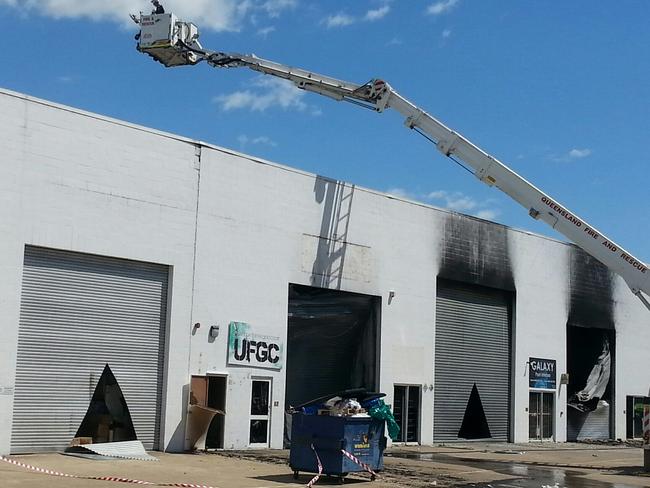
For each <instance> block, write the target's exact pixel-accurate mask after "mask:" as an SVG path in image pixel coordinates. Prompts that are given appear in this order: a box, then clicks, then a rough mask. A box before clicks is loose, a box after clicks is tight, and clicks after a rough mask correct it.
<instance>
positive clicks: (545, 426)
mask: <svg viewBox="0 0 650 488" xmlns="http://www.w3.org/2000/svg"><path fill="white" fill-rule="evenodd" d="M554 417H555V393H551V392H541V391H531V392H530V397H529V403H528V440H531V441H550V440H553V438H554V436H555V429H554V422H553V419H554Z"/></svg>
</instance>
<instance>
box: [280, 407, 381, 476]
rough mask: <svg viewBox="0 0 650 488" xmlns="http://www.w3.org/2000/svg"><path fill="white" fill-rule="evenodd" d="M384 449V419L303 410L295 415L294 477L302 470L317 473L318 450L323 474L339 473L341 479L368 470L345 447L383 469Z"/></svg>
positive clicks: (370, 465) (359, 457) (292, 432)
mask: <svg viewBox="0 0 650 488" xmlns="http://www.w3.org/2000/svg"><path fill="white" fill-rule="evenodd" d="M312 446H313V448H314V449H312ZM385 449H386V437H384V421H383V420H378V419H373V418H370V417H333V416H329V415H305V414H302V413H294V414H293V415H292V423H291V451H290V455H289V466H290V467H291V469H292V470H293V474H294V478H298V474H299V473H300V471H304V472H307V473H318V461H317V459H316V453H317V454H318V457H319V458H320V460H321V464H322V466H323V474H325V475H329V476H338V477H339V480H340V482H343V478H344V477H345V476H346V475H347V474H348V473H356V472H359V471H366V470H365V468H363V467H362V466H360V465H358V464H357V463H355V462H354V461H352V460H351V459H349V458H348V457H347V456H346V455H345V454H344V453H343V452H342V450H345V451H347V452H348V453H350V454H352V455H353V456H354V457H356V458H357V459H358V460H359V461H361V462H362V463H364V464H367V465H368V466H369V467H370V469H372V470H373V471H375V472H376V471H380V470H382V469H383V467H384V450H385ZM314 450H315V451H316V453H314ZM372 479H374V475H373V477H372Z"/></svg>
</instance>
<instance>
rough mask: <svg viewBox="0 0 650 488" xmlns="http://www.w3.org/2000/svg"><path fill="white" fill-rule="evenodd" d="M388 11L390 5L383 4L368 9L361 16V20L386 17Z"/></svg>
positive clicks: (370, 20) (371, 20)
mask: <svg viewBox="0 0 650 488" xmlns="http://www.w3.org/2000/svg"><path fill="white" fill-rule="evenodd" d="M388 12H390V5H384V6H383V7H380V8H377V9H373V10H368V11H367V12H366V15H365V16H364V17H363V20H366V21H368V22H374V21H376V20H380V19H383V18H384V17H386V15H388Z"/></svg>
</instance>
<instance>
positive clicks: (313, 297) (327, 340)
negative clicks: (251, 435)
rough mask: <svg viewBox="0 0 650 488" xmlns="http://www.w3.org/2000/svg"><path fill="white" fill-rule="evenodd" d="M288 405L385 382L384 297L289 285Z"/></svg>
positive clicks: (286, 401)
mask: <svg viewBox="0 0 650 488" xmlns="http://www.w3.org/2000/svg"><path fill="white" fill-rule="evenodd" d="M288 312H289V316H288V331H287V369H286V373H287V380H286V394H285V404H286V407H287V408H288V407H289V406H291V405H294V406H295V405H300V404H301V403H304V402H306V401H309V400H311V399H313V398H317V397H320V396H324V395H328V394H330V393H332V392H336V391H341V390H346V389H350V388H366V389H369V390H374V389H376V388H377V387H378V384H379V330H380V325H379V324H380V314H381V298H380V297H375V296H370V295H362V294H359V293H348V292H342V291H338V290H329V289H322V288H314V287H309V286H302V285H293V284H292V285H289V310H288Z"/></svg>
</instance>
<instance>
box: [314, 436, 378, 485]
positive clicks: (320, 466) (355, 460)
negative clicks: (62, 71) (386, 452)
mask: <svg viewBox="0 0 650 488" xmlns="http://www.w3.org/2000/svg"><path fill="white" fill-rule="evenodd" d="M311 450H312V451H314V455H315V456H316V462H317V463H318V474H317V475H316V476H314V477H313V478H312V479H311V481H310V482H309V483H307V488H312V486H314V485H315V484H316V482H317V481H318V480H319V479H320V477H321V475H322V474H323V463H321V461H320V457H318V453H317V452H316V449H315V448H314V445H313V444H312V445H311ZM341 453H342V454H343V455H344V456H345V457H346V458H348V459H349V460H350V461H352V462H353V463H355V464H356V465H358V466H361V467H362V468H363V469H365V470H366V471H368V473H370V474H371V475H372V479H373V480H374V479H375V477H377V476H378V474H377V473H375V472H374V471H373V470H372V468H371V467H370V466H368V465H367V464H366V463H364V462H363V461H361V460H360V459H359V458H358V457H356V456H355V455H354V454H352V453H350V452H348V451H346V450H345V449H341Z"/></svg>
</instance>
